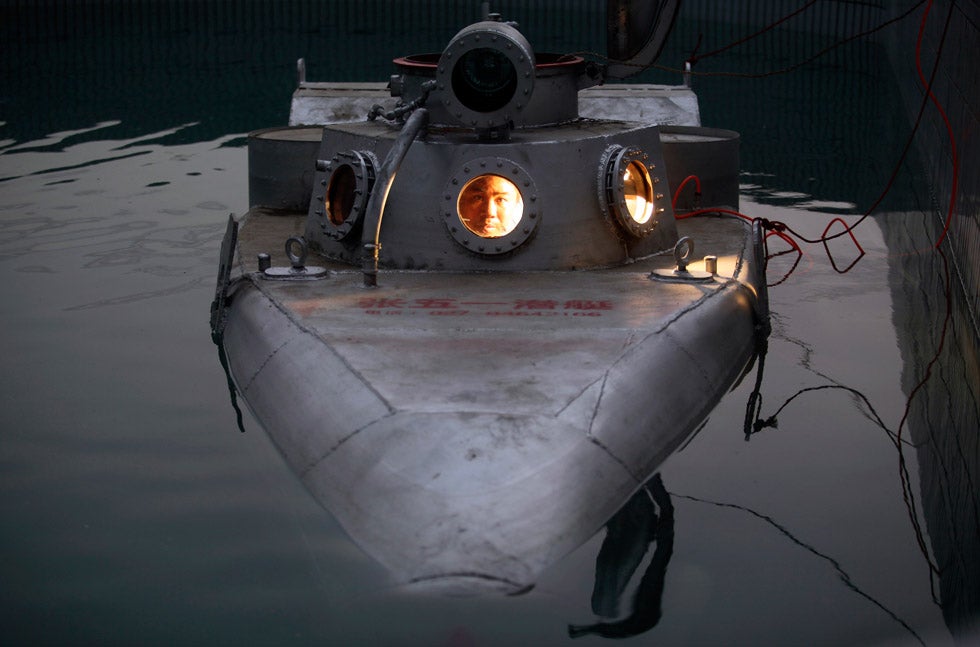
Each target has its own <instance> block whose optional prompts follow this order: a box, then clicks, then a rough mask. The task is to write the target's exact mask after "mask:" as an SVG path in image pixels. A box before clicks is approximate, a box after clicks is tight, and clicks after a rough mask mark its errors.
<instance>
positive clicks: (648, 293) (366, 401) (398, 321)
mask: <svg viewBox="0 0 980 647" xmlns="http://www.w3.org/2000/svg"><path fill="white" fill-rule="evenodd" d="M270 218H271V219H270ZM287 220H288V219H286V220H283V219H281V217H279V219H277V217H275V216H271V217H270V216H263V214H261V213H259V214H253V215H252V216H250V217H249V222H246V225H245V229H246V232H247V229H248V227H249V226H251V227H253V229H254V230H256V231H258V232H259V233H260V234H261V230H262V229H263V228H270V227H271V228H275V229H277V230H278V229H286V230H288V229H289V227H290V226H292V227H296V226H298V225H297V224H293V225H289V224H288V222H287ZM295 222H297V223H298V222H299V220H296V221H295ZM694 226H695V228H697V227H700V228H701V229H699V230H698V232H699V233H696V235H697V236H698V239H699V241H700V242H699V247H700V248H701V249H703V250H704V251H705V252H706V253H714V254H717V255H719V275H718V276H717V277H715V278H714V279H712V280H711V281H709V282H706V283H697V284H691V283H688V284H682V283H668V282H659V281H655V280H651V278H650V277H649V275H650V272H651V270H652V269H654V268H657V267H667V266H669V265H672V263H670V262H668V260H667V259H666V258H664V257H655V258H652V259H648V260H646V261H641V262H637V263H634V264H631V265H628V266H625V267H622V268H616V269H609V270H596V271H588V272H521V273H503V274H488V273H461V272H460V273H449V272H444V273H439V272H408V271H392V272H386V273H385V275H384V281H383V282H382V287H380V288H376V289H365V288H363V287H362V286H361V276H360V273H359V272H357V271H356V270H353V269H352V268H348V269H343V268H342V267H341V266H339V265H338V266H336V267H333V268H330V269H331V272H330V274H329V276H328V277H327V278H326V279H323V280H321V281H313V282H280V281H272V280H267V279H264V278H261V275H260V274H258V273H254V272H251V271H249V270H250V269H251V268H249V267H244V268H243V269H244V270H245V273H244V276H243V277H242V278H241V279H240V280H239V281H238V283H237V284H236V285H235V286H234V287H233V290H232V294H231V296H230V299H229V301H230V303H229V305H228V311H227V325H226V327H225V330H224V347H225V349H226V351H227V356H228V358H229V365H230V371H231V373H232V375H233V377H234V379H235V382H236V384H237V386H238V388H239V391H240V393H241V394H242V396H243V397H244V399H245V400H246V401H247V403H248V406H249V407H250V408H251V410H252V411H253V413H254V415H255V417H256V418H257V419H258V420H259V421H260V422H261V423H262V424H263V426H264V427H265V429H266V430H267V432H268V433H269V434H270V436H271V438H272V439H273V441H274V442H275V443H276V445H277V446H278V447H279V449H280V450H281V452H282V454H283V456H284V457H285V458H286V460H287V461H288V463H289V464H290V465H291V467H292V468H293V469H294V470H295V472H296V473H297V475H298V476H299V477H300V478H301V479H302V481H303V483H304V484H305V485H306V487H307V488H308V489H309V491H310V492H311V493H312V494H313V496H314V497H315V498H316V499H317V500H318V501H319V502H320V503H321V504H322V505H323V506H324V507H325V508H327V509H328V510H329V511H330V512H331V513H332V514H333V515H334V516H335V517H336V518H337V520H338V521H339V522H340V523H341V525H342V526H343V527H344V528H345V529H346V531H347V532H348V534H349V535H350V537H351V538H352V539H353V540H354V541H355V542H356V543H357V544H359V545H360V546H361V547H362V548H363V549H364V550H365V551H366V552H367V553H368V554H370V555H372V556H373V557H374V558H375V559H377V560H378V561H379V562H380V563H382V564H383V565H384V566H385V567H386V568H387V569H388V570H389V571H390V572H391V574H392V575H393V577H394V579H395V581H396V582H399V583H404V584H408V583H410V584H412V585H414V586H426V587H434V588H439V589H443V590H446V589H448V590H473V589H492V590H501V591H505V592H516V591H520V590H522V589H525V588H527V587H529V586H531V585H533V583H534V582H535V580H536V578H537V576H538V574H539V573H540V572H541V571H542V570H543V569H544V568H546V567H547V566H548V565H549V564H552V563H553V562H554V561H556V560H557V559H558V558H560V557H561V556H562V555H564V554H566V553H568V552H569V551H571V550H573V549H574V548H575V547H577V546H579V545H580V544H582V543H583V542H585V541H586V540H588V538H589V537H591V536H592V535H593V534H594V533H595V532H596V531H597V530H598V529H599V528H600V527H601V526H602V524H603V523H605V521H606V520H607V519H608V518H609V517H610V516H611V515H612V514H613V513H615V512H616V510H617V509H618V508H619V507H620V506H621V505H622V504H623V503H624V502H625V501H626V500H627V499H628V498H629V496H630V495H631V494H632V493H633V492H634V491H635V490H636V489H637V488H638V487H639V486H640V485H641V484H642V483H643V482H644V481H645V480H646V479H647V478H649V476H650V475H651V474H652V473H654V472H655V471H656V469H657V468H658V466H659V465H660V464H661V463H662V461H663V460H664V459H665V458H666V457H667V456H669V455H670V454H671V453H672V452H673V451H675V450H676V449H677V447H678V446H679V445H680V444H681V443H683V441H684V440H685V439H686V438H687V437H689V435H690V434H691V433H692V432H693V431H694V430H695V429H696V428H697V426H698V425H699V423H701V422H702V421H703V420H704V418H705V417H706V416H707V415H708V414H709V412H710V411H711V409H712V408H713V407H714V405H715V404H716V403H717V401H718V400H719V399H720V398H721V396H722V395H723V394H724V393H725V392H726V391H727V390H728V389H729V388H730V387H731V385H732V384H733V382H734V381H735V380H736V379H737V378H738V376H739V375H740V374H741V373H742V371H743V370H744V369H745V367H746V365H747V363H748V362H749V361H750V359H751V358H752V354H753V349H754V342H755V338H756V323H757V321H756V318H755V316H754V315H753V306H754V300H755V298H756V297H755V293H756V289H755V288H754V287H753V286H752V285H751V277H753V276H754V274H755V273H754V272H753V271H752V269H753V268H751V267H750V264H751V259H752V251H751V245H749V242H748V241H749V236H748V235H746V234H745V230H746V227H744V225H742V224H740V223H736V222H732V221H727V220H714V221H712V222H710V223H698V224H697V225H694ZM684 227H685V229H684V231H690V226H688V225H687V223H685V224H684ZM679 228H680V225H679ZM287 233H288V232H287ZM682 233H683V232H682ZM260 238H261V235H257V238H253V239H249V237H248V236H245V237H244V239H243V242H242V243H241V244H240V249H239V252H240V257H239V261H240V262H241V263H243V264H245V263H248V262H250V261H247V260H244V259H249V258H254V254H253V253H252V252H254V251H255V249H257V248H259V247H261V245H262V244H263V243H262V242H261V241H260V240H259V239H260ZM280 240H281V238H280Z"/></svg>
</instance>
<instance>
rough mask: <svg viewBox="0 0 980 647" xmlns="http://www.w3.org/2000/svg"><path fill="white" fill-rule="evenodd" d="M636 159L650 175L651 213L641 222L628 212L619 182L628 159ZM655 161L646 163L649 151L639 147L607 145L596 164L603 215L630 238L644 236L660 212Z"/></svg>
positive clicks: (655, 224) (629, 162)
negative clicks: (597, 166)
mask: <svg viewBox="0 0 980 647" xmlns="http://www.w3.org/2000/svg"><path fill="white" fill-rule="evenodd" d="M634 162H636V163H638V164H640V165H642V166H643V168H644V169H645V170H646V172H647V175H648V176H649V179H650V192H651V196H650V197H651V198H652V200H651V202H652V203H653V204H652V208H653V213H652V214H651V216H650V218H649V219H648V220H647V221H646V222H643V223H640V222H637V221H636V220H634V219H633V217H632V216H631V215H630V211H629V207H628V206H627V205H626V191H625V186H624V182H623V172H624V171H625V170H626V168H628V167H629V165H630V164H632V163H634ZM655 171H656V165H654V164H652V163H650V155H649V154H647V153H646V152H644V151H643V150H642V149H641V148H637V147H629V146H621V145H619V144H616V145H614V146H610V147H609V148H607V149H606V151H605V152H604V153H603V156H602V161H601V162H600V164H599V182H598V188H599V204H600V205H601V207H602V211H603V213H604V214H605V215H606V217H607V218H609V219H610V220H612V221H613V222H614V223H615V225H616V226H617V230H618V231H620V232H622V233H624V234H627V235H629V236H631V237H633V238H644V237H646V236H648V235H649V234H650V233H651V232H652V231H653V230H654V229H656V228H657V225H658V224H659V217H660V215H661V214H663V212H664V208H663V207H661V206H660V202H661V200H663V195H662V194H660V193H657V190H656V184H657V183H658V182H659V181H660V180H659V177H658V176H657V174H656V172H655Z"/></svg>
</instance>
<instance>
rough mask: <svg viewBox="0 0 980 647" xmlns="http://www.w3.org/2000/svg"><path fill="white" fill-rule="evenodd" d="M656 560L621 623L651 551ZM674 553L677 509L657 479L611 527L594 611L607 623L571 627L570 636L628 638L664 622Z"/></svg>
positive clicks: (600, 562)
mask: <svg viewBox="0 0 980 647" xmlns="http://www.w3.org/2000/svg"><path fill="white" fill-rule="evenodd" d="M651 545H652V546H654V549H653V557H652V558H651V559H650V563H649V564H648V565H647V569H646V571H645V572H644V574H643V576H642V578H641V579H640V582H639V584H638V585H637V587H636V591H635V593H634V594H633V598H632V600H631V608H630V610H629V614H628V615H627V616H625V617H622V618H620V619H615V620H614V618H618V617H619V616H620V615H621V605H622V602H623V600H622V598H623V594H624V593H625V591H626V587H627V586H628V585H629V583H630V581H631V580H632V579H633V577H634V574H635V573H636V569H637V568H638V567H639V566H640V563H641V562H642V561H643V559H644V557H645V556H646V554H647V552H649V550H650V546H651ZM673 553H674V506H673V504H672V503H671V501H670V494H669V493H668V492H667V490H666V489H665V488H664V484H663V481H662V480H661V478H660V474H656V475H655V476H654V477H653V478H651V479H650V480H649V481H647V483H646V484H645V485H644V486H643V487H642V488H640V490H639V491H637V493H636V494H634V495H633V496H632V497H631V498H630V500H629V501H627V502H626V505H624V506H623V507H622V509H620V510H619V512H617V513H616V514H615V515H613V517H612V519H610V520H609V522H608V523H607V524H606V536H605V538H604V539H603V541H602V547H601V548H600V549H599V555H598V557H596V565H595V586H594V588H593V590H592V611H593V613H595V614H596V615H597V616H599V617H600V618H603V620H602V621H600V622H596V623H593V624H588V625H569V626H568V635H569V636H571V637H572V638H578V637H580V636H585V635H588V634H596V635H599V636H603V637H604V638H628V637H630V636H635V635H638V634H641V633H643V632H645V631H648V630H650V629H652V628H653V627H655V626H656V625H657V623H658V622H660V616H661V601H662V600H663V594H664V579H665V578H666V577H667V564H668V563H669V562H670V558H671V555H673Z"/></svg>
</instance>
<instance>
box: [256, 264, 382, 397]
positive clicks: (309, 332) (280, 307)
mask: <svg viewBox="0 0 980 647" xmlns="http://www.w3.org/2000/svg"><path fill="white" fill-rule="evenodd" d="M250 278H251V281H252V283H253V284H254V285H255V287H256V289H257V290H258V291H259V292H261V293H262V294H263V295H264V296H265V297H266V298H267V299H268V300H269V301H270V302H271V303H272V305H274V306H275V307H276V309H277V310H278V311H279V312H281V313H282V314H283V316H285V317H286V319H288V320H289V322H290V323H292V324H293V325H294V326H296V327H297V328H299V329H300V330H301V331H302V332H304V333H305V334H307V335H309V336H311V337H313V338H314V339H315V340H317V341H319V342H320V343H321V344H322V345H323V346H324V348H326V349H327V350H329V351H330V353H331V354H332V355H333V356H334V357H335V358H337V359H338V360H339V361H340V363H341V364H343V365H344V367H345V368H347V370H348V371H350V372H351V374H352V375H354V376H355V377H356V378H357V379H358V380H360V382H361V383H362V384H363V385H364V386H365V387H366V388H367V389H368V390H369V391H370V392H371V393H373V394H374V395H375V397H377V398H378V400H379V401H380V402H381V403H382V404H384V406H385V408H386V409H388V412H389V413H394V412H395V408H394V407H392V406H391V404H390V403H389V402H388V400H387V399H386V398H385V397H384V396H383V395H381V393H380V392H378V390H377V389H375V388H374V386H373V385H372V384H371V383H370V382H369V381H368V380H367V378H365V377H364V376H363V375H361V373H360V371H358V370H357V369H355V368H354V367H353V366H351V365H350V363H349V362H348V361H347V360H346V359H345V358H344V356H343V355H341V354H340V353H338V352H337V351H336V350H335V349H334V347H333V346H331V345H330V344H328V343H327V342H326V341H325V340H324V339H323V338H322V337H320V335H318V334H317V333H316V332H315V331H314V330H312V329H310V328H308V327H307V326H305V325H304V324H303V323H301V322H300V321H299V320H297V319H296V317H295V316H293V314H292V312H291V311H290V310H289V309H288V308H286V307H285V306H284V305H283V304H282V303H281V302H280V301H279V299H277V298H276V297H275V296H274V295H272V294H271V293H269V292H267V291H266V290H265V289H263V287H262V286H261V285H260V284H259V282H258V281H256V280H255V278H253V277H250Z"/></svg>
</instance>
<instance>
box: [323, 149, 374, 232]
mask: <svg viewBox="0 0 980 647" xmlns="http://www.w3.org/2000/svg"><path fill="white" fill-rule="evenodd" d="M377 168H378V160H377V158H376V157H375V156H374V154H373V153H370V152H367V151H344V152H341V153H337V154H336V155H334V156H333V157H332V158H331V159H330V161H329V162H328V163H327V164H326V170H327V172H328V176H327V178H326V179H324V180H323V181H322V182H321V184H322V185H323V186H324V192H323V194H322V195H321V196H317V197H318V198H320V200H322V204H321V205H318V206H317V209H316V214H317V216H319V219H320V229H322V230H323V231H324V232H325V233H326V234H327V235H328V236H330V237H332V238H335V239H337V240H341V239H343V238H346V237H347V236H348V235H350V234H351V232H353V231H354V230H355V229H356V228H357V226H358V225H359V224H360V222H361V219H362V217H363V216H364V212H365V211H366V210H367V203H368V198H369V197H370V196H371V190H372V189H373V188H374V181H375V178H376V175H377V171H376V169H377Z"/></svg>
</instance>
